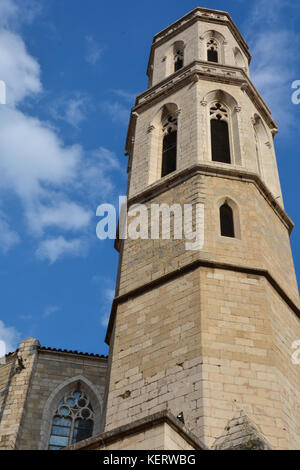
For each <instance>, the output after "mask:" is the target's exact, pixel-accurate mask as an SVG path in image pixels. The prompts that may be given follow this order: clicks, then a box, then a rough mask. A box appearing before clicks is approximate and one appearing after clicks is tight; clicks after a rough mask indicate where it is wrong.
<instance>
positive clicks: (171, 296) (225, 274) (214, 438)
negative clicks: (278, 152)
mask: <svg viewBox="0 0 300 470" xmlns="http://www.w3.org/2000/svg"><path fill="white" fill-rule="evenodd" d="M250 59H251V57H250V54H249V50H248V46H247V44H246V42H245V40H244V39H243V37H242V36H241V34H240V32H239V30H238V29H237V27H236V26H235V24H234V22H233V21H232V19H231V17H230V16H229V14H228V13H225V12H220V11H215V10H210V9H205V8H200V7H199V8H195V9H194V10H193V11H191V12H190V13H188V14H187V15H185V16H184V17H183V18H181V19H179V20H178V21H176V22H175V23H173V24H172V25H171V26H168V27H167V28H166V29H164V30H163V31H161V32H160V33H158V34H156V36H155V37H154V40H153V44H152V47H151V53H150V59H149V65H148V76H149V86H148V89H147V90H146V91H144V92H143V93H141V94H140V95H138V97H137V99H136V104H135V106H134V108H133V109H132V113H131V118H130V124H129V131H128V137H127V147H126V150H127V154H128V157H129V164H128V173H129V183H128V206H132V205H133V204H144V205H146V206H147V207H148V208H149V213H150V206H151V205H152V204H167V205H169V206H172V205H173V204H180V205H182V206H183V205H185V204H192V205H193V206H196V205H197V204H199V205H202V206H203V207H204V211H203V215H202V218H201V224H203V226H204V234H203V237H204V238H203V240H202V243H201V244H200V245H201V246H200V245H199V248H198V249H194V250H187V249H186V245H185V242H186V240H185V239H184V238H183V239H177V238H175V237H174V236H173V237H172V234H173V235H174V233H173V232H171V239H170V240H168V239H164V238H159V239H154V240H153V239H151V238H148V239H135V240H133V239H130V238H128V239H126V240H119V241H118V242H117V247H118V249H119V251H120V265H119V275H118V282H117V289H116V297H115V299H114V302H113V308H112V313H111V317H110V322H109V326H108V330H107V338H106V340H107V342H108V344H109V346H110V376H109V387H108V392H107V407H106V423H105V428H104V434H103V435H104V436H105V435H106V436H107V435H108V434H107V433H108V432H110V433H111V434H110V435H112V434H113V433H114V432H115V433H116V435H117V434H118V432H120V433H121V434H122V433H123V434H122V435H124V433H125V431H126V429H127V431H128V429H134V427H135V426H136V424H135V423H138V427H137V428H135V430H136V434H135V436H136V437H135V438H132V441H130V442H131V443H129V444H128V442H129V441H127V447H126V446H125V444H124V445H123V444H122V445H123V448H124V446H125V448H136V446H137V442H140V447H139V448H150V449H151V448H156V449H157V448H159V447H157V446H158V443H155V441H151V442H152V444H151V443H150V441H147V442H145V441H143V440H142V439H139V438H138V437H137V436H138V432H142V429H143V426H146V427H147V424H146V423H147V422H149V420H150V421H151V419H152V422H153V423H156V422H157V419H158V417H160V418H159V419H160V420H163V418H162V417H163V416H164V417H168V418H166V420H167V421H168V420H169V421H168V422H169V424H170V423H171V427H172V429H173V431H174V429H175V428H176V423H177V422H178V423H179V424H178V426H179V427H180V429H181V431H180V432H179V431H178V432H179V434H180V439H183V440H184V439H185V442H190V443H191V442H192V438H191V437H189V436H194V438H197V439H199V440H200V441H202V443H203V447H202V448H205V446H207V447H209V448H220V449H222V448H224V449H225V448H256V447H257V446H258V447H260V448H270V447H271V448H273V449H300V401H299V398H300V396H299V393H300V365H297V364H294V363H293V361H292V354H293V346H292V344H293V342H294V341H295V340H297V339H300V322H299V297H298V288H297V281H296V277H295V272H294V266H293V258H292V254H291V248H290V241H289V236H290V233H291V231H292V228H293V223H292V221H291V220H290V218H289V217H288V215H287V214H286V212H285V210H284V207H283V201H282V195H281V188H280V182H279V177H278V171H277V164H276V156H275V151H274V144H273V138H274V135H275V134H276V132H277V127H276V123H275V122H274V120H273V118H272V115H271V111H270V109H269V108H268V106H267V104H266V103H265V102H264V100H263V99H262V97H261V96H260V94H259V93H258V91H257V90H256V88H255V87H254V85H253V83H252V82H251V78H250V75H249V63H250ZM196 223H198V221H196ZM194 228H195V225H194ZM153 417H154V418H153ZM177 417H178V418H177ZM147 420H148V421H147ZM155 420H156V421H155ZM183 421H184V424H183ZM172 423H173V424H172ZM137 429H138V430H139V431H137ZM183 429H184V430H185V431H183ZM242 429H243V432H242ZM245 429H246V431H245ZM114 430H115V431H114ZM116 430H119V431H116ZM120 430H121V431H120ZM127 431H126V432H127ZM174 432H175V431H174ZM184 432H186V434H184ZM187 436H188V437H187ZM173 437H174V436H173ZM128 439H129V438H128ZM134 439H135V440H134ZM174 439H175V438H174ZM178 439H179V437H178ZM178 439H177V441H176V442H177V443H178V442H179V441H178ZM189 439H190V440H189ZM175 440H176V439H175ZM175 440H173V441H174V442H175ZM200 441H199V442H200ZM159 442H162V441H161V440H160V441H159ZM163 442H166V440H164V441H163ZM174 442H173V443H174ZM193 442H194V444H191V445H194V448H197V446H196V447H195V442H196V441H193ZM161 445H162V444H161ZM165 445H166V446H167V444H165ZM168 445H169V448H172V446H171V444H168ZM174 445H175V444H174ZM180 445H181V446H182V447H180ZM130 446H131V447H130ZM147 446H148V447H147ZM151 446H152V447H151ZM170 446H171V447H170ZM137 447H138V446H137ZM115 448H121V447H120V446H119V447H118V446H117V444H116V447H115ZM161 448H163V447H161ZM164 448H167V447H164ZM175 448H188V447H184V446H183V444H182V443H181V444H178V447H175ZM198 448H201V446H200V445H199V447H198Z"/></svg>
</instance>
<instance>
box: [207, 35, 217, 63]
mask: <svg viewBox="0 0 300 470" xmlns="http://www.w3.org/2000/svg"><path fill="white" fill-rule="evenodd" d="M218 50H219V45H218V42H217V41H216V40H215V39H214V38H211V39H209V40H208V42H207V60H209V61H210V62H219V57H218Z"/></svg>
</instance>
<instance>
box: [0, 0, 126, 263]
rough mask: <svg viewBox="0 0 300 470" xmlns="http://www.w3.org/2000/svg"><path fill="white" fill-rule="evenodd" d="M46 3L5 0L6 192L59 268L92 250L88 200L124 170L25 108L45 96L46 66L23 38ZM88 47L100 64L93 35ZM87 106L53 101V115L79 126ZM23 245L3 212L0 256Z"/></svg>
mask: <svg viewBox="0 0 300 470" xmlns="http://www.w3.org/2000/svg"><path fill="white" fill-rule="evenodd" d="M39 3H40V2H37V1H36V0H0V79H1V80H4V81H5V83H6V88H7V101H8V105H5V106H4V105H3V106H0V129H1V139H0V174H1V179H0V194H1V197H2V199H4V197H5V196H6V195H9V196H11V195H12V194H13V195H15V196H17V198H18V199H19V201H20V203H21V204H22V207H23V209H24V217H25V220H26V222H27V224H28V228H29V232H30V233H31V234H34V235H35V236H38V237H45V239H44V240H43V239H42V240H40V244H39V247H38V249H37V251H36V254H37V256H38V257H39V258H40V259H48V260H50V262H54V261H56V260H57V259H58V258H59V257H61V256H63V255H64V254H68V255H72V254H73V255H75V256H76V255H79V254H82V253H84V252H85V250H86V242H85V240H84V239H83V238H81V237H83V236H84V233H85V230H86V228H87V227H88V225H89V224H90V222H91V217H92V211H91V210H90V209H88V208H87V207H86V206H87V200H88V199H89V198H91V197H96V196H97V197H98V195H100V194H101V195H104V194H106V195H107V194H108V193H109V191H112V190H113V189H114V183H113V181H112V178H111V176H110V172H111V171H120V165H119V163H118V161H117V158H116V156H115V155H114V154H113V153H112V152H110V151H109V150H108V149H105V148H103V147H100V148H99V149H97V150H96V151H94V152H89V153H87V152H84V150H83V149H82V147H81V146H80V145H69V146H67V145H65V143H64V141H63V140H62V139H61V138H60V137H59V135H58V132H57V130H56V129H55V128H54V126H53V125H51V124H50V123H49V122H43V121H41V120H40V119H38V118H36V117H32V116H30V115H29V114H28V113H25V112H24V111H21V110H20V108H19V107H20V105H22V104H24V101H25V100H27V101H28V100H30V99H33V98H36V97H37V96H41V92H42V91H43V87H42V83H41V79H40V66H39V63H38V61H37V59H35V58H34V57H32V56H31V55H30V53H29V52H28V50H27V49H26V46H25V44H24V41H23V39H22V37H21V36H20V34H19V32H18V26H20V24H21V23H22V22H23V21H31V20H32V19H33V18H34V16H35V15H36V14H38V13H39V11H40V7H39ZM25 8H27V9H26V11H25ZM1 15H2V16H1ZM1 28H2V29H1ZM86 45H87V48H88V54H87V60H88V61H89V62H90V63H92V64H95V63H96V62H97V61H98V60H99V58H100V55H101V52H102V50H101V48H100V47H99V46H98V44H97V43H96V42H95V40H94V39H93V37H91V36H89V37H87V38H86ZM55 105H56V108H55ZM88 106H89V98H88V96H87V95H85V94H83V93H78V92H77V93H74V94H71V95H70V94H68V95H67V96H66V97H64V98H63V99H62V101H61V102H58V103H54V106H53V109H54V111H53V112H54V114H55V113H56V119H63V120H65V121H67V122H68V123H70V124H71V125H73V126H78V125H79V124H80V123H81V122H82V121H83V120H84V119H85V118H86V112H87V109H88ZM31 109H32V108H31ZM74 191H76V202H75V201H74V200H73V199H74V197H73V196H72V192H73V193H74ZM78 196H80V197H81V199H79V200H78ZM93 209H94V208H93ZM93 212H94V211H93ZM49 229H55V230H56V232H58V231H70V230H71V231H74V230H76V231H77V232H78V235H77V236H76V238H71V239H68V238H67V237H65V236H62V235H60V233H55V235H54V234H52V235H51V237H50V236H49V233H47V230H49ZM80 231H81V233H80ZM19 240H20V239H19V236H18V234H17V233H16V232H15V231H14V230H13V228H11V227H10V226H9V224H8V221H7V218H6V217H5V214H2V213H0V243H1V244H2V246H1V248H0V250H1V251H2V252H7V251H8V250H9V249H10V248H12V247H13V246H14V245H16V244H17V243H18V242H19Z"/></svg>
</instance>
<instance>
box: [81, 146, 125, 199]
mask: <svg viewBox="0 0 300 470" xmlns="http://www.w3.org/2000/svg"><path fill="white" fill-rule="evenodd" d="M121 170H122V169H121V165H120V162H119V160H118V157H117V156H116V154H115V153H114V152H111V151H110V150H108V149H106V148H105V147H99V148H98V149H96V150H94V151H93V152H91V154H90V156H89V159H87V160H86V161H85V162H84V163H83V168H82V172H81V178H80V180H79V181H78V186H79V187H80V188H81V190H82V191H83V192H85V193H87V192H88V194H89V197H90V198H91V199H93V200H94V201H95V200H96V201H95V202H96V204H99V198H103V197H106V198H107V197H110V198H111V196H112V193H113V191H114V189H115V185H114V182H113V178H112V176H111V174H112V172H116V171H117V172H121Z"/></svg>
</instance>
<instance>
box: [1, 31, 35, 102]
mask: <svg viewBox="0 0 300 470" xmlns="http://www.w3.org/2000/svg"><path fill="white" fill-rule="evenodd" d="M0 75H1V77H0V78H1V80H3V81H4V82H5V84H6V100H7V104H8V105H9V106H15V105H16V104H18V103H20V102H21V101H22V100H24V99H25V98H26V97H28V96H29V95H34V94H37V93H40V92H41V91H42V85H41V81H40V66H39V64H38V62H37V61H36V59H34V58H33V57H32V56H30V55H29V54H28V52H27V50H26V47H25V44H24V42H23V40H22V39H21V37H20V36H18V35H16V34H14V33H12V32H10V31H7V30H4V29H3V30H0Z"/></svg>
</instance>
